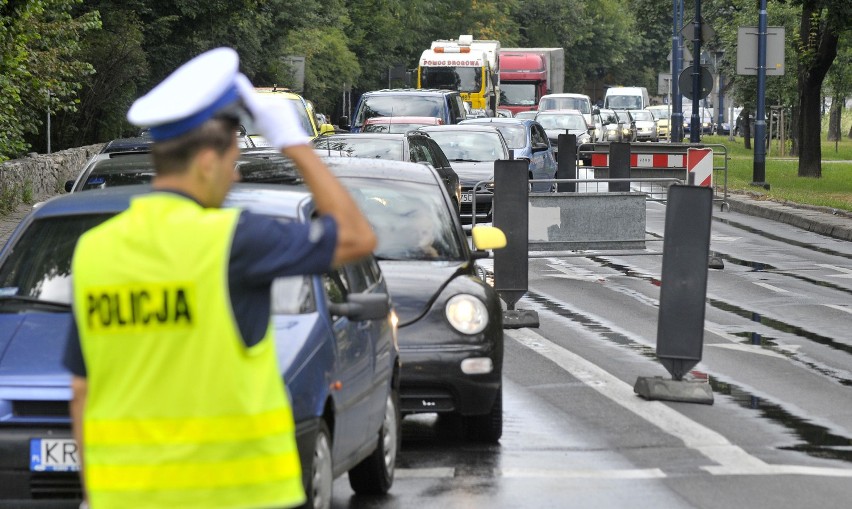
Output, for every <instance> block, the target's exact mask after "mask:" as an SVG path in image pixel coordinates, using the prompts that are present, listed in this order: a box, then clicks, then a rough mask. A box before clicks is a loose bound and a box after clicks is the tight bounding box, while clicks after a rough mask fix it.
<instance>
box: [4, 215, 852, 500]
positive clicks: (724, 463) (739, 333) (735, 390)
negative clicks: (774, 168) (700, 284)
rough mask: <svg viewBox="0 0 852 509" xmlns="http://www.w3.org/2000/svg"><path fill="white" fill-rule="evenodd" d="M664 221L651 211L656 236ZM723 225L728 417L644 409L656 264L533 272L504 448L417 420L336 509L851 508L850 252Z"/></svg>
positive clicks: (717, 328)
mask: <svg viewBox="0 0 852 509" xmlns="http://www.w3.org/2000/svg"><path fill="white" fill-rule="evenodd" d="M664 212H665V209H664V208H663V206H662V205H660V204H655V203H650V204H649V205H648V212H647V213H648V219H647V225H648V226H647V229H648V231H649V233H650V234H651V235H662V234H663V231H662V230H663V226H662V225H663V218H664ZM714 214H715V220H714V222H713V233H712V238H711V251H712V252H713V254H715V255H717V256H719V257H720V258H722V259H723V261H724V264H725V267H724V269H722V270H710V271H709V282H708V295H707V297H708V299H707V306H706V316H705V332H704V349H703V360H702V361H701V362H700V363H699V365H698V366H696V368H695V369H696V370H698V371H700V372H703V373H706V374H708V376H709V380H710V383H711V385H712V387H713V389H714V397H715V403H714V405H712V406H708V405H695V404H685V403H663V402H649V401H645V400H642V399H641V398H638V397H637V396H635V395H634V393H633V390H632V386H633V383H634V382H635V380H636V377H637V376H655V375H657V376H668V375H667V372H666V371H665V369H663V368H662V366H661V365H660V363H659V362H658V360H657V359H656V358H655V350H654V347H655V338H656V324H657V313H658V311H659V309H658V307H657V306H658V298H659V286H658V285H659V278H660V263H661V257H660V256H656V255H654V256H611V255H607V254H606V253H601V254H598V255H596V256H587V257H570V258H544V259H535V260H532V261H531V262H530V276H529V277H530V285H529V286H530V291H529V292H528V294H527V296H526V297H525V298H524V299H522V301H521V302H520V303H519V305H518V307H520V308H526V309H534V310H536V311H537V312H538V313H539V317H540V321H541V325H540V327H539V328H536V329H518V330H510V331H507V332H506V361H505V367H504V384H505V389H504V397H505V402H504V412H505V425H504V436H503V439H502V440H501V442H500V444H499V445H493V446H491V445H481V444H469V443H466V442H464V441H461V440H460V439H458V438H457V430H456V429H454V427H453V424H452V423H451V422H450V423H448V422H445V421H444V420H440V419H436V417H435V416H432V415H424V416H416V417H408V418H406V419H405V420H404V421H403V444H402V451H401V454H400V457H399V462H398V469H397V479H396V482H395V484H394V487H393V489H392V490H391V493H390V495H388V496H387V497H381V498H371V497H356V496H354V495H353V494H352V492H351V490H350V489H349V486H348V483H347V480H346V476H343V477H342V478H340V479H338V480H337V481H336V482H335V490H334V497H335V498H334V503H333V507H335V508H350V509H356V508H357V509H366V508H371V509H372V508H418V509H431V508H436V509H451V508H486V507H487V508H498V509H502V508H588V507H595V508H622V507H625V508H626V507H630V508H645V507H648V508H650V507H654V508H693V507H694V508H729V507H748V508H767V509H769V508H772V509H777V508H788V507H789V508H800V507H814V506H816V507H827V508H834V507H837V508H845V507H849V504H850V502H849V501H850V500H852V392H850V391H852V243H850V242H848V241H839V240H835V239H830V238H827V237H823V236H820V235H817V234H813V233H809V232H805V231H802V230H799V229H797V228H794V227H792V226H788V225H783V224H779V223H775V222H772V221H769V220H765V219H760V218H756V217H751V216H746V215H742V214H738V213H734V212H724V213H722V212H718V208H716V210H715V211H714ZM7 223H8V221H7ZM651 247H652V249H657V248H658V246H651ZM486 264H487V262H486Z"/></svg>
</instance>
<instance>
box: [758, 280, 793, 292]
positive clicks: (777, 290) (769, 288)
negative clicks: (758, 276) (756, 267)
mask: <svg viewBox="0 0 852 509" xmlns="http://www.w3.org/2000/svg"><path fill="white" fill-rule="evenodd" d="M753 283H754V284H756V285H757V286H762V287H764V288H766V289H767V290H772V291H773V292H776V293H790V292H789V291H787V290H785V289H783V288H778V287H777V286H773V285H771V284H769V283H760V282H758V281H753Z"/></svg>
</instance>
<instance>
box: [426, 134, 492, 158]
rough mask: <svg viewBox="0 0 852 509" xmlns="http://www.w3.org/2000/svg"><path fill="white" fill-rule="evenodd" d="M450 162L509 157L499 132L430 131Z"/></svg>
mask: <svg viewBox="0 0 852 509" xmlns="http://www.w3.org/2000/svg"><path fill="white" fill-rule="evenodd" d="M428 133H429V136H431V137H432V139H434V140H435V142H436V143H438V145H439V146H440V147H441V150H443V151H444V154H445V155H446V156H447V159H449V160H450V161H474V162H476V161H495V160H497V159H506V158H507V157H508V155H507V154H506V153H505V151H504V149H503V144H502V143H500V135H499V133H498V132H497V131H490V132H489V131H463V130H459V129H453V130H446V131H428Z"/></svg>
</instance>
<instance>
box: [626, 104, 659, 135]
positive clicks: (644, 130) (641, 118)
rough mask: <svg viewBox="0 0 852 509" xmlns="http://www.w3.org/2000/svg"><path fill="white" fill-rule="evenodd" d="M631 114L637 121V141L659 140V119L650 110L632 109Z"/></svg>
mask: <svg viewBox="0 0 852 509" xmlns="http://www.w3.org/2000/svg"><path fill="white" fill-rule="evenodd" d="M630 114H631V115H632V116H633V121H634V122H635V123H636V141H659V139H660V135H659V133H658V132H657V121H656V120H655V119H654V115H653V114H652V113H651V112H650V111H647V110H632V111H631V112H630Z"/></svg>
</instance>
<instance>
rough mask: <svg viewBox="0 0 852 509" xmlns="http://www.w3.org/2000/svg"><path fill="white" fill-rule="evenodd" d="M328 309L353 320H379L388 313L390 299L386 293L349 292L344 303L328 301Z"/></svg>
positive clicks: (332, 312) (335, 314) (334, 313)
mask: <svg viewBox="0 0 852 509" xmlns="http://www.w3.org/2000/svg"><path fill="white" fill-rule="evenodd" d="M328 310H329V311H330V312H331V314H332V315H334V316H345V317H346V318H349V319H350V320H353V321H362V320H379V319H383V318H387V316H388V313H390V299H389V298H388V294H386V293H351V294H349V295H347V296H346V302H344V303H329V304H328Z"/></svg>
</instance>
